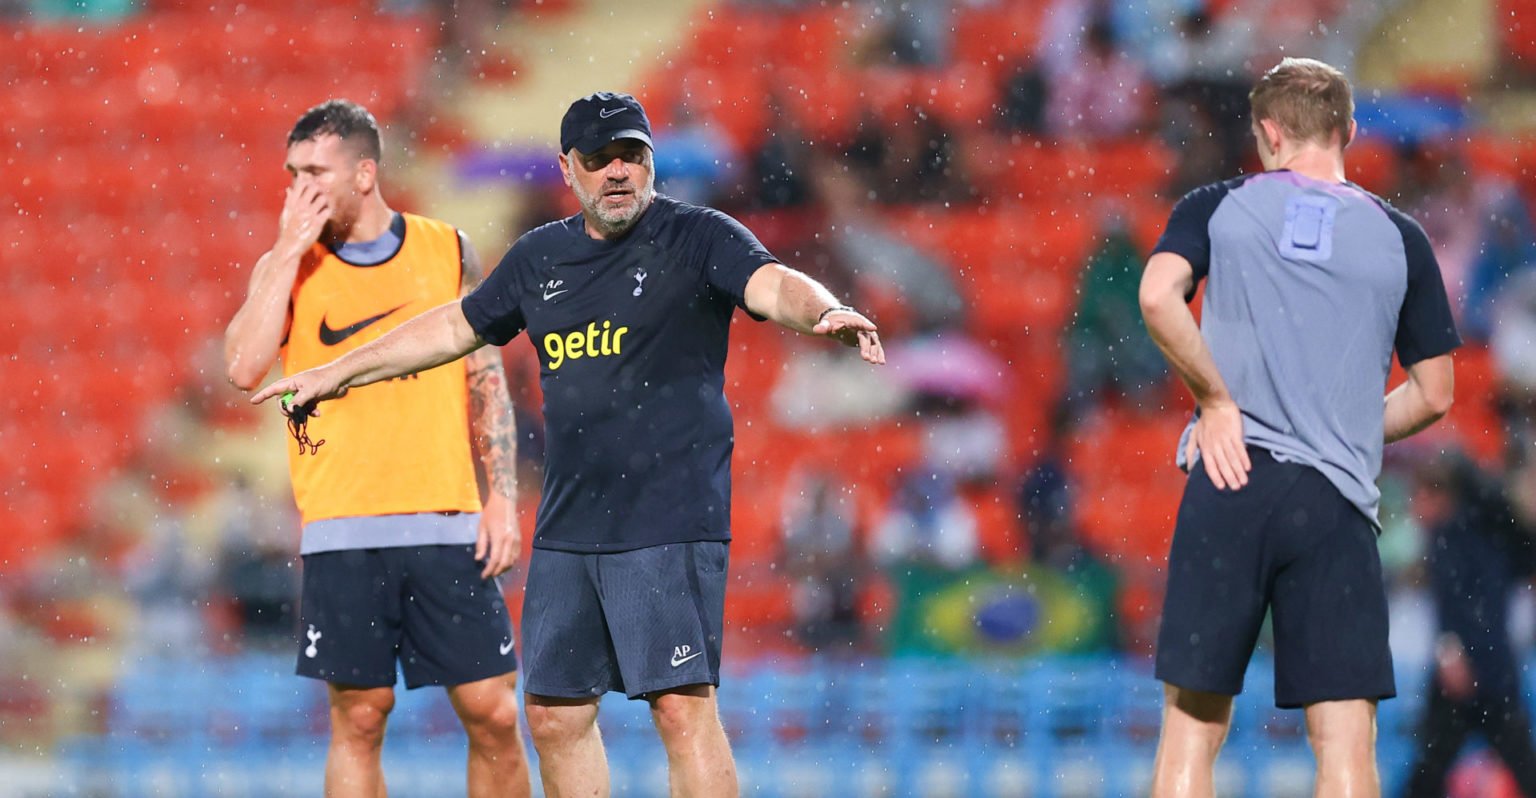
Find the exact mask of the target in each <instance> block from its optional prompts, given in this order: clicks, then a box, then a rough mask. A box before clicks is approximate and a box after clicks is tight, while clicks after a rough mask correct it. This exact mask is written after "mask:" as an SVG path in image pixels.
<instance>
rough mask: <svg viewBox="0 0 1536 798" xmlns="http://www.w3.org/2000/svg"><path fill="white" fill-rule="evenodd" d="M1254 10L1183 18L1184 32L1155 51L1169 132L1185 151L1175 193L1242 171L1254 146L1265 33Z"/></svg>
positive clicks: (1153, 61) (1181, 29)
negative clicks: (1255, 70)
mask: <svg viewBox="0 0 1536 798" xmlns="http://www.w3.org/2000/svg"><path fill="white" fill-rule="evenodd" d="M1255 22H1256V20H1255V18H1254V17H1253V16H1252V15H1251V14H1249V13H1242V12H1241V11H1228V12H1227V13H1226V14H1223V15H1222V16H1221V17H1220V19H1217V18H1216V17H1214V16H1213V14H1212V12H1211V10H1210V9H1209V8H1207V7H1201V8H1198V9H1195V10H1193V11H1190V12H1188V13H1186V14H1184V15H1182V16H1181V18H1180V19H1179V20H1178V23H1177V25H1176V29H1177V35H1174V36H1166V37H1163V38H1162V40H1161V41H1160V43H1159V46H1157V47H1156V48H1154V52H1153V53H1151V54H1150V58H1149V60H1150V64H1151V68H1152V72H1153V74H1154V75H1155V76H1156V78H1157V80H1158V82H1159V83H1160V84H1161V86H1162V87H1163V95H1164V99H1163V102H1162V104H1161V107H1162V109H1163V121H1162V126H1163V131H1164V137H1165V138H1166V139H1167V141H1168V144H1169V146H1170V147H1172V148H1173V150H1174V151H1175V152H1178V153H1180V155H1181V158H1180V160H1179V167H1178V169H1177V170H1176V171H1175V175H1174V180H1173V182H1174V185H1172V186H1171V187H1170V188H1171V193H1173V194H1174V195H1182V194H1183V193H1184V192H1185V191H1188V190H1189V189H1192V188H1194V187H1196V186H1201V185H1205V184H1206V183H1211V182H1214V181H1217V180H1221V179H1224V178H1228V177H1233V176H1235V175H1236V174H1237V173H1238V172H1240V171H1242V168H1243V164H1244V163H1245V162H1246V159H1247V158H1248V157H1250V151H1251V150H1252V149H1253V144H1252V141H1251V135H1252V134H1251V133H1250V131H1249V127H1248V126H1249V118H1248V89H1249V87H1250V86H1251V84H1252V77H1251V74H1250V69H1249V67H1248V63H1249V62H1248V57H1249V55H1250V54H1251V52H1252V46H1253V38H1254V36H1255V35H1256V34H1257V31H1258V30H1259V27H1260V26H1258V25H1256V24H1255Z"/></svg>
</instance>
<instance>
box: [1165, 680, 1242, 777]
mask: <svg viewBox="0 0 1536 798" xmlns="http://www.w3.org/2000/svg"><path fill="white" fill-rule="evenodd" d="M1231 724H1232V696H1229V695H1220V694H1217V693H1202V692H1199V691H1197V690H1185V689H1183V688H1180V687H1175V686H1173V685H1171V684H1165V685H1163V731H1162V734H1161V735H1160V736H1159V737H1158V740H1157V759H1156V760H1155V761H1154V764H1153V766H1152V796H1153V798H1210V797H1211V796H1213V795H1215V793H1216V785H1215V779H1216V755H1217V754H1219V753H1221V745H1222V743H1224V742H1226V740H1227V728H1228V727H1229V726H1230V725H1231Z"/></svg>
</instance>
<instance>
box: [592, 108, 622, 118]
mask: <svg viewBox="0 0 1536 798" xmlns="http://www.w3.org/2000/svg"><path fill="white" fill-rule="evenodd" d="M622 113H624V109H623V108H603V109H600V110H599V111H598V112H597V115H598V116H600V117H602V118H604V119H607V118H608V117H610V116H618V115H619V114H622Z"/></svg>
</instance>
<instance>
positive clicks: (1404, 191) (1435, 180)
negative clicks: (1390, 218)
mask: <svg viewBox="0 0 1536 798" xmlns="http://www.w3.org/2000/svg"><path fill="white" fill-rule="evenodd" d="M1396 156H1397V163H1398V167H1399V168H1398V170H1397V174H1398V184H1397V192H1398V197H1397V199H1396V203H1397V204H1398V205H1399V207H1401V208H1402V209H1403V210H1404V211H1405V212H1407V213H1410V214H1412V215H1413V217H1414V218H1415V219H1418V220H1419V224H1421V225H1423V226H1424V232H1425V233H1427V234H1428V235H1429V240H1430V244H1431V245H1432V246H1433V247H1434V250H1435V260H1436V261H1438V262H1439V263H1440V272H1441V274H1442V275H1443V276H1444V279H1445V290H1446V294H1447V296H1448V297H1449V298H1450V300H1451V309H1452V311H1453V312H1455V313H1456V314H1457V316H1458V319H1459V321H1460V324H1459V325H1458V327H1459V329H1461V330H1462V331H1463V333H1464V334H1471V333H1472V329H1471V327H1470V326H1469V325H1468V324H1467V321H1466V313H1465V310H1466V308H1467V303H1468V295H1467V285H1468V281H1469V280H1470V279H1471V276H1472V271H1473V269H1474V266H1473V263H1474V261H1477V260H1479V259H1480V256H1479V251H1480V250H1482V249H1483V241H1482V239H1483V236H1484V227H1485V224H1484V221H1483V218H1484V215H1485V214H1483V213H1481V212H1480V211H1479V210H1478V208H1477V207H1476V206H1477V205H1478V201H1477V198H1476V194H1477V193H1478V192H1477V189H1476V188H1475V187H1474V183H1476V182H1477V181H1476V180H1475V179H1474V178H1472V177H1471V175H1470V174H1469V173H1468V170H1467V165H1466V163H1465V162H1464V161H1463V160H1462V158H1461V154H1460V152H1459V151H1458V149H1457V148H1456V147H1455V145H1454V144H1451V143H1448V142H1445V143H1441V142H1429V141H1423V140H1418V139H1414V140H1409V141H1406V142H1403V143H1401V144H1400V145H1399V146H1398V147H1397V151H1396ZM1495 249H1497V248H1496V247H1495ZM1482 257H1493V258H1495V259H1498V260H1503V258H1500V257H1498V255H1497V254H1496V253H1495V252H1494V251H1492V250H1490V251H1489V252H1488V253H1487V254H1486V255H1484V256H1482ZM1483 331H1484V335H1483V337H1486V322H1485V323H1484V325H1483Z"/></svg>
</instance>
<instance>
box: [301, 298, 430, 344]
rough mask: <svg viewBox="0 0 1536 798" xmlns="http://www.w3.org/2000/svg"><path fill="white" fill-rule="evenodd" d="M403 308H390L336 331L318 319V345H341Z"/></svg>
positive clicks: (323, 320)
mask: <svg viewBox="0 0 1536 798" xmlns="http://www.w3.org/2000/svg"><path fill="white" fill-rule="evenodd" d="M407 304H409V303H407ZM403 307H405V305H399V306H396V307H393V308H390V309H389V310H386V311H384V312H383V313H380V314H379V315H377V316H369V317H368V318H366V319H363V320H362V321H360V322H357V323H355V324H348V325H347V326H345V327H342V328H340V329H336V330H333V329H331V326H330V325H329V324H326V323H325V318H324V317H321V319H320V343H322V344H324V345H326V346H335V345H337V344H339V343H341V342H342V341H345V340H347V339H348V338H351V337H352V336H354V335H357V334H358V333H360V332H362V331H363V330H365V329H367V328H368V326H369V325H371V324H373V323H374V322H376V321H378V320H379V319H382V318H384V317H385V316H388V315H389V314H391V313H394V312H395V311H397V310H399V309H400V308H403Z"/></svg>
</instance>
